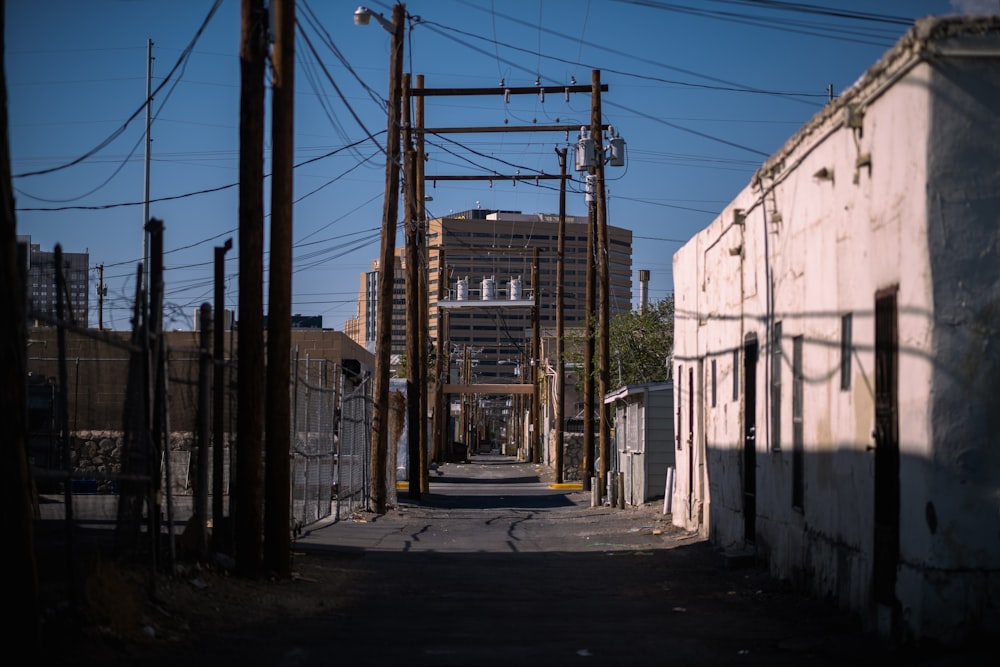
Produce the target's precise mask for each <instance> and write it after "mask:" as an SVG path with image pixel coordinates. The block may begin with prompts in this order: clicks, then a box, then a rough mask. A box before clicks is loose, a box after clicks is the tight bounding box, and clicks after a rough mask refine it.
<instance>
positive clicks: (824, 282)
mask: <svg viewBox="0 0 1000 667" xmlns="http://www.w3.org/2000/svg"><path fill="white" fill-rule="evenodd" d="M673 273H674V284H675V300H676V302H675V303H676V319H675V332H674V333H675V359H674V382H675V405H676V406H677V423H676V424H675V430H676V432H677V447H678V449H677V452H676V453H677V475H676V478H677V483H676V487H675V492H674V496H673V513H672V516H673V521H674V523H675V524H677V525H680V526H682V527H685V528H688V529H692V530H699V531H701V532H702V534H704V535H705V536H707V537H708V538H710V539H711V540H712V541H713V542H714V543H716V544H717V545H719V546H721V547H727V548H733V549H751V550H752V551H753V552H754V553H755V554H756V557H757V558H758V560H760V561H762V562H765V563H767V564H768V566H769V568H770V570H771V572H772V574H773V575H775V576H777V577H779V578H781V579H786V580H789V581H792V582H795V583H798V584H799V585H800V586H801V587H802V588H804V589H807V590H811V591H812V592H814V593H816V594H818V595H821V596H825V597H830V598H832V599H835V600H837V601H838V602H839V604H840V605H841V607H843V608H845V609H850V610H853V611H855V612H857V613H858V614H859V615H860V617H861V618H862V619H863V620H864V621H865V622H866V624H867V625H868V626H869V627H872V628H877V629H878V630H879V631H881V632H883V633H884V634H887V635H892V636H894V637H896V638H898V639H904V640H905V639H914V638H916V639H934V640H939V641H943V642H959V641H962V640H964V639H966V638H968V637H970V636H971V635H973V634H975V633H980V632H988V631H989V630H990V629H991V628H992V630H996V629H997V628H998V627H1000V622H998V619H1000V611H998V609H1000V17H996V16H993V17H951V18H928V19H923V20H921V21H919V22H917V23H916V24H915V26H914V27H913V28H912V29H911V30H910V32H909V33H908V34H907V35H906V36H905V37H904V38H903V39H901V40H900V42H899V43H898V44H897V45H896V46H895V47H893V48H892V49H891V50H890V51H889V52H887V53H886V54H885V56H884V57H883V58H882V59H880V60H879V61H878V62H877V63H875V65H874V66H872V67H871V68H870V69H869V70H868V71H867V72H866V73H865V74H864V75H863V76H862V77H861V78H860V79H859V80H858V81H857V82H856V83H855V84H854V85H853V86H851V87H850V88H849V89H848V90H846V91H845V92H844V93H843V94H842V95H841V96H840V97H839V98H837V99H836V100H833V101H831V102H830V103H829V104H828V105H827V106H826V108H824V109H823V110H822V111H821V112H819V113H818V114H817V115H816V116H815V117H814V118H813V119H812V120H811V121H810V122H809V123H807V124H806V125H805V126H804V127H802V128H801V130H800V131H799V132H797V133H796V134H795V135H794V136H792V137H791V138H790V139H789V140H788V141H787V143H786V144H785V145H784V146H783V147H782V148H781V149H780V151H778V152H777V153H776V154H775V155H773V156H772V157H771V158H770V159H769V160H768V161H767V162H766V163H765V164H764V165H763V166H762V167H761V168H760V169H759V170H758V172H757V174H756V175H755V177H754V179H753V181H752V182H751V183H750V184H749V185H748V186H747V187H746V188H745V189H744V190H743V191H742V192H740V193H739V194H738V196H737V197H736V198H735V199H734V200H733V201H732V202H731V203H730V204H729V205H728V206H727V207H726V209H725V210H724V212H723V213H722V215H720V216H719V217H718V218H717V219H716V220H715V221H713V222H712V223H711V225H709V226H708V227H707V228H705V229H704V230H702V231H701V232H699V233H698V234H697V235H696V236H695V237H694V238H693V239H692V240H691V241H690V242H688V243H687V244H686V245H685V246H684V247H683V248H681V249H680V250H679V251H678V252H677V253H676V255H675V256H674V267H673Z"/></svg>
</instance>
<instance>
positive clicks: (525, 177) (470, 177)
mask: <svg viewBox="0 0 1000 667" xmlns="http://www.w3.org/2000/svg"><path fill="white" fill-rule="evenodd" d="M572 179H573V177H572V176H569V175H566V176H563V175H561V174H511V175H508V174H462V175H447V174H442V175H437V176H435V175H433V174H427V175H425V176H424V180H425V181H431V182H434V181H558V180H572Z"/></svg>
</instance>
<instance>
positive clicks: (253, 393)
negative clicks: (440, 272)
mask: <svg viewBox="0 0 1000 667" xmlns="http://www.w3.org/2000/svg"><path fill="white" fill-rule="evenodd" d="M240 20H241V26H242V31H241V32H242V34H241V40H240V88H241V92H240V168H239V177H240V181H239V182H240V191H239V230H240V233H239V237H240V238H239V244H240V292H239V294H240V296H239V332H240V335H239V353H238V358H239V370H238V373H239V382H238V383H237V387H238V389H237V410H238V418H237V420H236V423H237V428H236V444H237V447H238V448H239V451H238V453H237V456H236V474H235V475H234V477H235V480H234V488H233V494H232V496H231V498H232V499H233V501H234V502H233V505H234V507H233V508H232V511H233V514H234V517H235V531H234V532H235V542H234V552H235V557H236V568H237V571H238V572H240V573H241V574H243V575H249V576H253V575H257V574H259V573H260V572H261V570H262V563H263V553H262V547H263V506H262V505H263V502H262V498H263V488H262V486H263V470H262V468H261V463H260V462H261V456H262V454H263V435H264V384H263V381H262V379H263V377H264V318H263V274H264V269H263V258H264V197H263V190H264V65H265V53H264V45H265V37H264V35H265V34H266V30H267V19H266V18H265V13H264V2H263V0H242V3H241V5H240Z"/></svg>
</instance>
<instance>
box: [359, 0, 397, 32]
mask: <svg viewBox="0 0 1000 667" xmlns="http://www.w3.org/2000/svg"><path fill="white" fill-rule="evenodd" d="M372 17H374V18H375V20H376V21H378V24H379V25H381V26H382V27H383V28H385V29H386V30H388V31H389V32H390V33H394V32H396V29H395V26H393V24H392V23H389V21H387V20H385V17H383V16H382V15H381V14H377V13H375V12H373V11H372V10H370V9H368V8H367V7H365V6H364V5H361V6H360V7H358V8H357V9H355V10H354V25H368V22H369V21H370V20H371V19H372Z"/></svg>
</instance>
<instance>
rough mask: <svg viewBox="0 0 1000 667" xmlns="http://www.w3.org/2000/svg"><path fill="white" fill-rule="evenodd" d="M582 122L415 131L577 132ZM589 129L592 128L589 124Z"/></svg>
mask: <svg viewBox="0 0 1000 667" xmlns="http://www.w3.org/2000/svg"><path fill="white" fill-rule="evenodd" d="M580 127H581V126H580V124H579V123H575V124H572V125H567V124H560V125H518V126H513V127H512V126H509V125H487V126H484V127H423V128H414V132H419V133H422V134H495V133H506V132H577V131H579V129H580ZM610 128H611V125H610V124H604V125H602V126H601V129H604V130H608V129H610ZM587 129H590V128H589V126H587Z"/></svg>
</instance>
